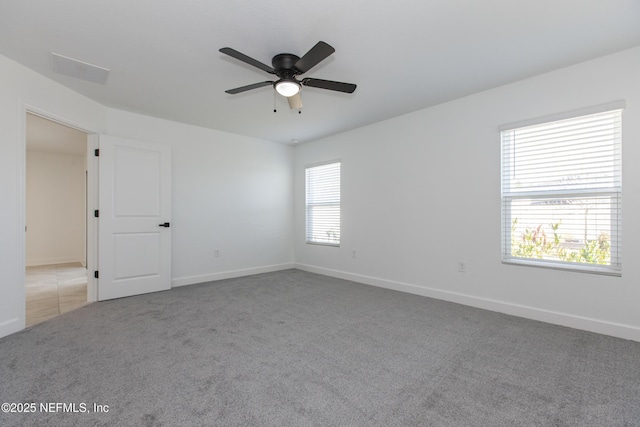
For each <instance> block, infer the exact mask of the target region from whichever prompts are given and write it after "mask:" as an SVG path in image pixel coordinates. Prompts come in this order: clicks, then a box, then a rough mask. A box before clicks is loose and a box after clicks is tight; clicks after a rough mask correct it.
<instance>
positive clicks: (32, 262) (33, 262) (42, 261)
mask: <svg viewBox="0 0 640 427" xmlns="http://www.w3.org/2000/svg"><path fill="white" fill-rule="evenodd" d="M75 262H79V263H84V258H83V257H53V258H36V259H28V260H27V261H26V264H27V267H33V266H38V265H54V264H71V263H75Z"/></svg>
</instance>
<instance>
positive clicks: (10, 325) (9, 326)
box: [0, 318, 24, 338]
mask: <svg viewBox="0 0 640 427" xmlns="http://www.w3.org/2000/svg"><path fill="white" fill-rule="evenodd" d="M23 329H24V319H23V320H20V319H17V318H14V319H9V320H7V321H5V322H2V323H0V338H2V337H6V336H7V335H11V334H14V333H16V332H18V331H21V330H23Z"/></svg>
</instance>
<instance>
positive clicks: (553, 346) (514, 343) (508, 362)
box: [0, 270, 640, 426]
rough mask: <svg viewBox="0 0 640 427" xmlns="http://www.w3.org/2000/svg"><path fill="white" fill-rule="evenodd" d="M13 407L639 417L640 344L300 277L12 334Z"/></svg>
mask: <svg viewBox="0 0 640 427" xmlns="http://www.w3.org/2000/svg"><path fill="white" fill-rule="evenodd" d="M0 402H15V403H31V402H33V403H36V404H37V412H36V413H27V414H25V413H22V414H15V413H9V414H7V413H0V425H2V426H12V425H29V426H34V425H47V426H54V425H55V426H58V425H60V426H64V425H82V426H86V425H118V426H160V425H164V426H174V425H175V426H189V425H220V426H521V425H523V426H637V425H640V343H637V342H632V341H626V340H621V339H617V338H612V337H607V336H602V335H597V334H593V333H588V332H582V331H577V330H572V329H568V328H563V327H560V326H554V325H549V324H544V323H540V322H535V321H530V320H526V319H521V318H516V317H512V316H507V315H502V314H498V313H493V312H488V311H483V310H479V309H474V308H470V307H465V306H462V305H457V304H453V303H447V302H443V301H437V300H432V299H429V298H424V297H419V296H415V295H410V294H404V293H400V292H394V291H390V290H385V289H379V288H375V287H370V286H366V285H362V284H357V283H353V282H348V281H344V280H339V279H334V278H330V277H325V276H320V275H316V274H311V273H306V272H302V271H298V270H287V271H282V272H277V273H268V274H261V275H256V276H250V277H244V278H239V279H230V280H224V281H219V282H215V283H210V284H202V285H195V286H188V287H183V288H177V289H174V290H171V291H167V292H161V293H156V294H149V295H142V296H137V297H131V298H125V299H120V300H115V301H107V302H101V303H96V304H92V305H90V306H86V307H83V308H81V309H79V310H77V311H74V312H71V313H68V314H65V315H62V316H60V317H58V318H56V319H53V320H50V321H48V322H45V323H43V324H40V325H36V326H34V327H32V328H30V329H27V330H25V331H22V332H20V333H17V334H14V335H12V336H9V337H5V338H3V339H0ZM41 403H48V404H51V403H67V404H72V403H73V404H75V405H76V407H75V409H76V410H77V411H82V410H83V406H82V405H81V404H86V405H87V406H86V407H87V409H88V410H91V409H93V404H94V403H97V404H101V405H108V408H109V412H108V413H93V412H85V413H69V412H64V409H65V408H64V407H58V408H57V411H58V412H48V413H47V412H44V411H42V408H40V406H39V405H40V404H41ZM53 409H54V410H56V407H55V405H54V406H53ZM66 409H73V407H67V408H66Z"/></svg>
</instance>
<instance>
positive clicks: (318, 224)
mask: <svg viewBox="0 0 640 427" xmlns="http://www.w3.org/2000/svg"><path fill="white" fill-rule="evenodd" d="M306 216H307V243H316V244H321V245H331V246H340V162H334V163H327V164H323V165H318V166H310V167H307V168H306Z"/></svg>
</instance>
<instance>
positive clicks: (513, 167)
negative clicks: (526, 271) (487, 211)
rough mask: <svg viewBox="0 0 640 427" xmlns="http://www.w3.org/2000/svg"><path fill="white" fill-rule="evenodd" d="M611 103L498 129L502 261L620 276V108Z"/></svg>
mask: <svg viewBox="0 0 640 427" xmlns="http://www.w3.org/2000/svg"><path fill="white" fill-rule="evenodd" d="M613 107H616V108H613ZM613 107H612V106H607V107H601V108H599V110H600V111H599V112H596V113H591V112H590V113H589V114H585V113H582V115H580V116H577V117H571V118H563V119H561V120H554V121H547V122H544V123H536V124H531V125H526V126H520V127H515V126H507V127H503V128H502V132H501V137H502V260H503V262H508V263H519V264H529V265H538V266H547V267H557V268H564V269H571V270H579V271H589V272H596V273H603V274H612V275H620V274H621V265H622V264H621V262H622V247H621V225H622V223H621V207H622V193H621V191H622V182H621V181H622V176H621V175H622V174H621V145H622V144H621V138H622V135H621V128H622V109H621V108H622V106H621V105H614V106H613ZM603 110H604V111H603Z"/></svg>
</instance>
